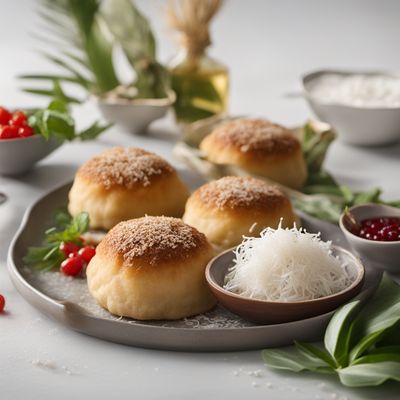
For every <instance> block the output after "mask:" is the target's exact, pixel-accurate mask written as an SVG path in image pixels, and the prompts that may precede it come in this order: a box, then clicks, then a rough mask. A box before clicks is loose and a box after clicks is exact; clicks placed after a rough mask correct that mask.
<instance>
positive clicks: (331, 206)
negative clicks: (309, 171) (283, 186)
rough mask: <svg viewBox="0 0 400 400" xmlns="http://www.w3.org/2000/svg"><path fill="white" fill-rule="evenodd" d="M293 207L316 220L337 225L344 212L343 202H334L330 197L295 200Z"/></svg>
mask: <svg viewBox="0 0 400 400" xmlns="http://www.w3.org/2000/svg"><path fill="white" fill-rule="evenodd" d="M293 205H294V207H295V208H297V209H298V210H301V211H303V212H305V213H306V214H308V215H311V216H313V217H315V218H319V219H322V220H324V221H329V222H332V223H337V222H338V220H339V217H340V215H341V213H342V210H343V204H342V203H341V202H339V203H338V202H336V201H333V200H332V199H331V198H330V197H328V196H322V195H321V196H315V197H313V196H310V197H307V198H294V199H293Z"/></svg>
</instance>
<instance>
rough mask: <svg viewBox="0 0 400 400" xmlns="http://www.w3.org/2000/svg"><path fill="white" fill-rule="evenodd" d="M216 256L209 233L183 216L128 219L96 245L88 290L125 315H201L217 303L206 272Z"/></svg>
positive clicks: (158, 316) (109, 307) (116, 312)
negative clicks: (183, 220)
mask: <svg viewBox="0 0 400 400" xmlns="http://www.w3.org/2000/svg"><path fill="white" fill-rule="evenodd" d="M213 256H214V250H213V249H212V246H211V245H210V244H209V243H208V241H207V239H206V237H205V236H204V235H203V234H202V233H200V232H198V231H197V230H196V229H195V228H193V227H191V226H189V225H186V224H184V223H183V222H182V221H181V220H180V219H177V218H169V217H144V218H137V219H133V220H129V221H124V222H121V223H119V224H118V225H116V226H115V227H114V228H113V229H111V231H109V232H108V233H107V235H106V236H105V238H104V239H103V240H102V241H101V242H100V244H99V245H98V246H97V249H96V255H95V256H94V257H93V258H92V260H91V261H90V263H89V265H88V268H87V271H86V272H87V282H88V287H89V291H90V293H91V294H92V295H93V297H94V298H95V299H96V300H97V302H98V303H99V304H100V305H101V306H103V307H104V308H106V309H107V310H108V311H110V312H111V313H113V314H116V315H122V316H125V317H131V318H135V319H140V320H152V319H154V320H159V319H171V320H173V319H180V318H184V317H188V316H190V315H195V314H200V313H203V312H205V311H207V310H209V309H210V308H212V307H213V306H214V305H215V303H216V300H215V298H214V297H213V295H212V294H211V292H210V290H209V289H208V286H207V283H206V280H205V275H204V270H205V267H206V265H207V263H208V261H209V260H210V259H211V258H212V257H213Z"/></svg>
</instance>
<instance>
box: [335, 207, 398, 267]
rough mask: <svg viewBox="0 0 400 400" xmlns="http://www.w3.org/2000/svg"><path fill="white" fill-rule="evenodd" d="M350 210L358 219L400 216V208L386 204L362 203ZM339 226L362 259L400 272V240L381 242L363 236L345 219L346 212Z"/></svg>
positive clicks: (374, 265) (375, 265)
mask: <svg viewBox="0 0 400 400" xmlns="http://www.w3.org/2000/svg"><path fill="white" fill-rule="evenodd" d="M350 212H351V213H352V214H353V215H354V216H355V217H356V219H357V220H358V221H361V220H363V219H368V218H378V217H400V209H398V208H396V207H390V206H387V205H384V204H362V205H359V206H354V207H351V208H350ZM339 226H340V229H341V230H342V232H343V233H344V235H345V236H346V239H347V240H348V242H349V243H350V246H351V247H352V248H353V249H354V250H355V251H356V252H357V253H358V254H359V256H360V257H361V259H364V260H368V261H370V262H372V264H371V266H373V267H375V268H379V269H383V270H386V271H390V272H393V273H399V272H400V240H396V241H394V242H380V241H374V240H368V239H364V238H361V237H359V236H357V235H355V234H354V233H352V232H351V230H350V227H349V226H348V225H347V224H346V220H345V219H344V213H343V214H342V215H341V217H340V220H339Z"/></svg>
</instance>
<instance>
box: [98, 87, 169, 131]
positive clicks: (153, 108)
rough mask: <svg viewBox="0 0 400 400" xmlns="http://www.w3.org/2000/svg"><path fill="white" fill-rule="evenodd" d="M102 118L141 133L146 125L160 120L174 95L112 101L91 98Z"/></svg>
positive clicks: (127, 129)
mask: <svg viewBox="0 0 400 400" xmlns="http://www.w3.org/2000/svg"><path fill="white" fill-rule="evenodd" d="M91 99H92V100H93V101H94V103H95V104H96V105H97V107H98V109H99V110H100V112H101V114H102V116H103V117H104V118H105V119H106V120H107V121H110V122H114V123H115V124H116V125H119V126H120V127H122V128H123V129H125V130H126V131H128V132H131V133H143V132H144V131H145V130H146V129H147V127H148V125H149V124H150V123H151V122H153V121H155V120H156V119H159V118H162V117H163V116H164V115H165V114H166V113H167V111H168V109H169V107H170V106H171V105H172V104H173V103H174V102H175V93H174V92H171V93H169V95H168V97H166V98H163V99H134V100H119V99H118V100H114V99H107V98H102V97H99V96H94V95H93V96H91Z"/></svg>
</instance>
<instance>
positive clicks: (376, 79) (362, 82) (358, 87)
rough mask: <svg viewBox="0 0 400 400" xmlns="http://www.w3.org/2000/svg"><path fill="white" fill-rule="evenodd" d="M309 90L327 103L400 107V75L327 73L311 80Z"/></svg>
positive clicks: (366, 106) (369, 106) (313, 95)
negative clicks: (398, 76) (397, 76)
mask: <svg viewBox="0 0 400 400" xmlns="http://www.w3.org/2000/svg"><path fill="white" fill-rule="evenodd" d="M307 89H308V92H309V93H310V94H311V96H312V97H313V98H315V99H317V100H319V101H322V102H324V103H338V104H343V105H349V106H355V107H365V108H373V107H378V108H381V107H383V108H395V107H400V78H396V77H394V76H389V75H378V74H377V75H370V74H368V75H367V74H351V75H342V74H334V73H326V74H323V75H320V76H319V77H317V78H315V79H313V80H312V81H310V82H309V83H308V84H307Z"/></svg>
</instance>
